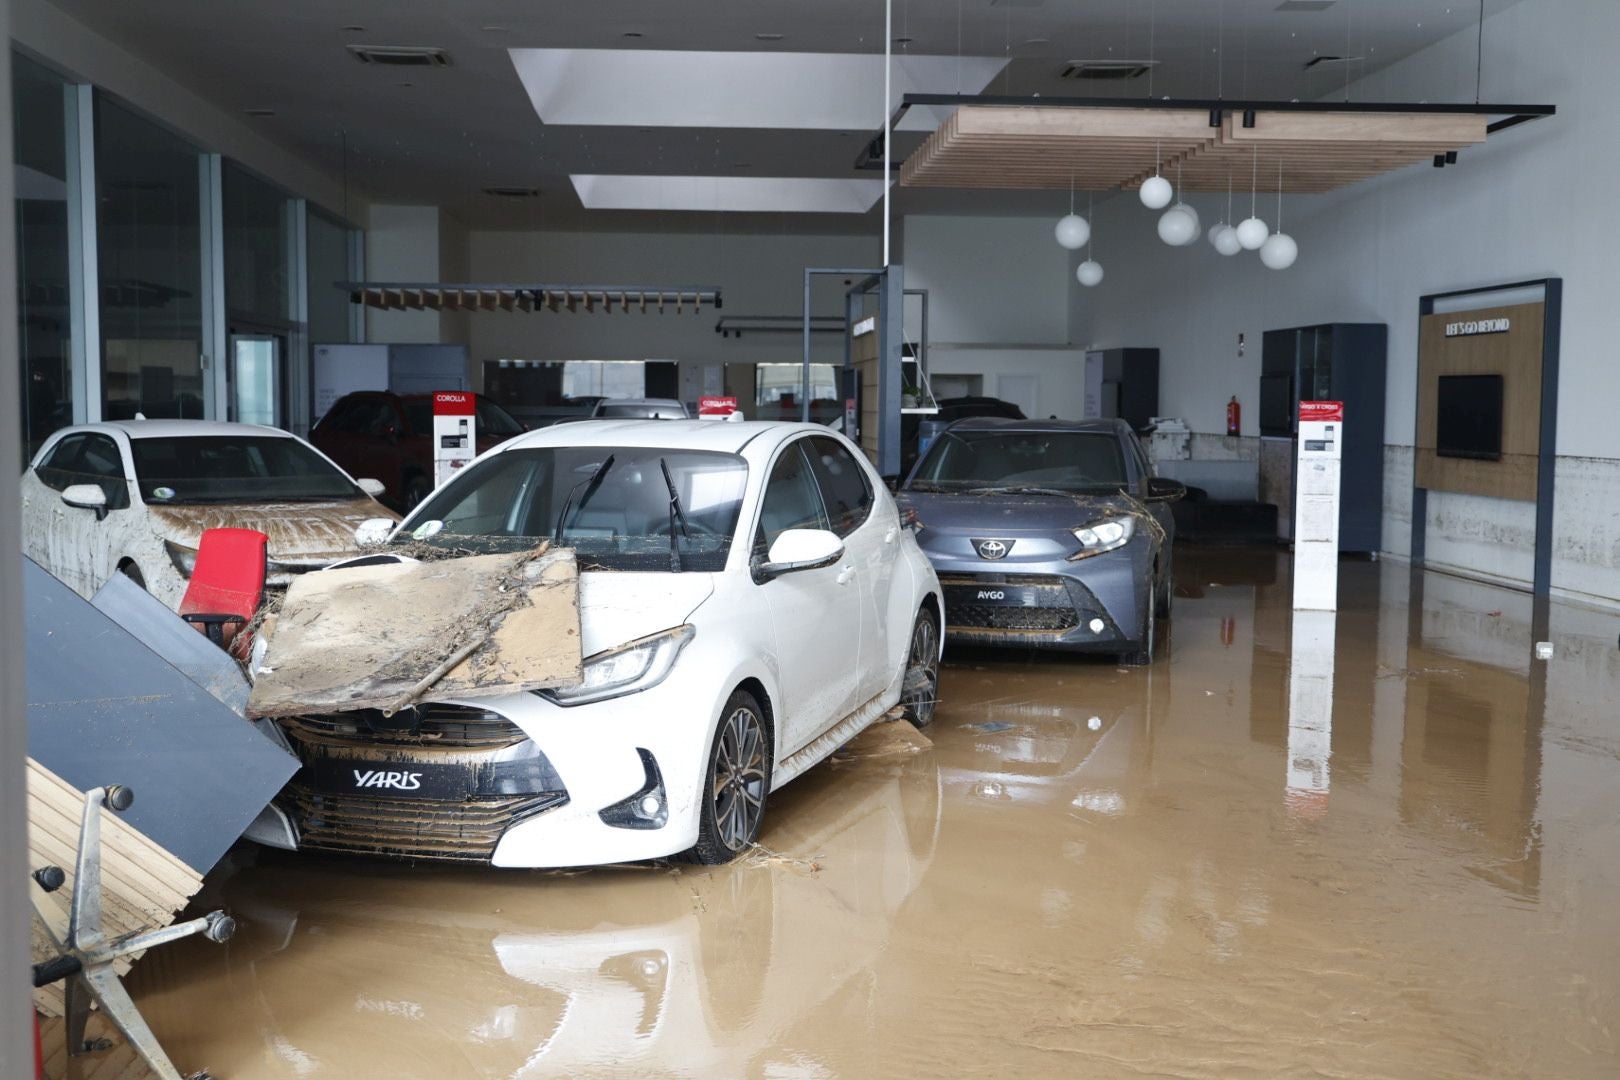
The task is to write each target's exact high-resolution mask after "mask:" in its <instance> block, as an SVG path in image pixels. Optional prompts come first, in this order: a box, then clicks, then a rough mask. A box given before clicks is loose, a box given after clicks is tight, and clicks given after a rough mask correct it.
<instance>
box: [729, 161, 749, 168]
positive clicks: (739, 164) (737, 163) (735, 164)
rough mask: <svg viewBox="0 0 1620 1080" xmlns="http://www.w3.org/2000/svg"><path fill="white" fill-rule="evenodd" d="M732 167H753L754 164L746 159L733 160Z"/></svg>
mask: <svg viewBox="0 0 1620 1080" xmlns="http://www.w3.org/2000/svg"><path fill="white" fill-rule="evenodd" d="M731 167H732V168H733V169H752V168H753V167H754V166H753V165H752V164H750V163H749V162H746V161H733V162H732V163H731Z"/></svg>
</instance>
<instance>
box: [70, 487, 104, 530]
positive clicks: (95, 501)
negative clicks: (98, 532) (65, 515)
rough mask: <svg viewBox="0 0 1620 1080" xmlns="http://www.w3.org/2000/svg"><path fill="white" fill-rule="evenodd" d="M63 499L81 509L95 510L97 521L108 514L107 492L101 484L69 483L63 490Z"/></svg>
mask: <svg viewBox="0 0 1620 1080" xmlns="http://www.w3.org/2000/svg"><path fill="white" fill-rule="evenodd" d="M62 501H63V502H65V503H67V504H68V505H69V506H76V507H78V508H79V509H80V510H94V511H95V512H96V520H97V521H100V520H101V519H103V518H105V517H106V516H107V493H106V492H105V491H103V490H101V485H100V484H69V485H68V486H67V487H66V488H64V489H63V491H62Z"/></svg>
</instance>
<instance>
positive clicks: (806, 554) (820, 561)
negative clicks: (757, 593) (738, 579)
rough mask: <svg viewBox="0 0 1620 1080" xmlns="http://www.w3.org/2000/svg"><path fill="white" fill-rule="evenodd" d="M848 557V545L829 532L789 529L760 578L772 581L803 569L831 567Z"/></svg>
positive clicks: (768, 556)
mask: <svg viewBox="0 0 1620 1080" xmlns="http://www.w3.org/2000/svg"><path fill="white" fill-rule="evenodd" d="M843 554H844V542H843V541H842V540H840V539H838V537H837V536H836V535H835V534H833V533H831V532H829V531H828V530H826V529H788V530H786V531H784V532H783V533H782V535H781V536H778V537H777V538H776V543H774V544H772V545H771V550H770V552H769V553H767V554H766V556H765V562H764V563H762V564H761V565H760V567H759V571H758V574H757V577H758V578H759V580H761V581H769V580H770V579H771V578H774V577H781V576H782V575H783V574H792V573H795V572H797V571H799V570H815V569H817V568H818V567H822V566H831V565H832V564H833V563H835V562H837V561H838V560H839V559H840V558H842V557H843Z"/></svg>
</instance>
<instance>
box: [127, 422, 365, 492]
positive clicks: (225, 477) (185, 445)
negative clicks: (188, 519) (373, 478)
mask: <svg viewBox="0 0 1620 1080" xmlns="http://www.w3.org/2000/svg"><path fill="white" fill-rule="evenodd" d="M130 450H131V452H132V453H133V455H134V457H135V479H136V483H138V484H140V487H141V498H143V499H145V500H146V501H147V502H149V503H157V504H175V503H254V502H291V501H316V500H323V499H358V498H362V497H363V496H362V493H361V491H360V489H359V488H358V487H356V486H355V485H354V482H353V481H352V480H350V479H349V478H348V477H347V476H345V475H344V474H343V472H342V471H341V470H340V469H338V468H337V467H336V466H335V465H333V464H332V463H331V462H329V461H327V460H326V458H324V457H322V456H321V455H320V454H318V453H316V452H315V451H314V450H313V449H311V448H310V447H309V446H307V445H305V444H304V443H303V442H301V441H300V440H298V439H295V438H292V437H291V436H284V435H283V436H278V435H180V436H173V437H161V436H149V437H147V438H141V439H133V440H131V442H130Z"/></svg>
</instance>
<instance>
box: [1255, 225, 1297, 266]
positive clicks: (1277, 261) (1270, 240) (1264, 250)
mask: <svg viewBox="0 0 1620 1080" xmlns="http://www.w3.org/2000/svg"><path fill="white" fill-rule="evenodd" d="M1297 258H1299V245H1298V244H1296V243H1294V238H1293V237H1292V236H1289V235H1288V234H1287V233H1281V232H1280V233H1272V234H1271V236H1269V237H1267V238H1266V242H1265V243H1264V244H1262V245H1261V247H1260V261H1261V262H1263V263H1265V264H1266V265H1267V266H1269V267H1270V268H1271V269H1273V270H1286V269H1288V268H1289V267H1290V266H1293V265H1294V260H1295V259H1297Z"/></svg>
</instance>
